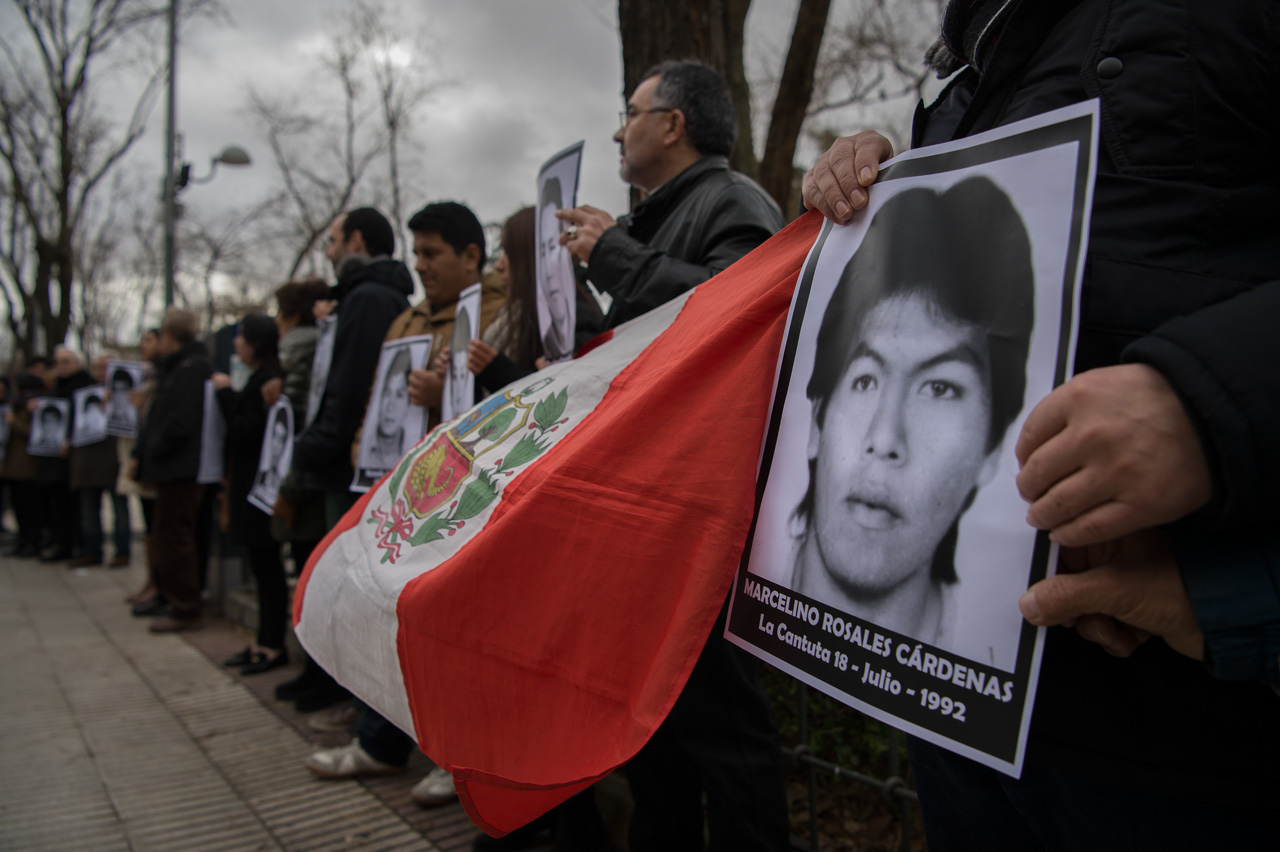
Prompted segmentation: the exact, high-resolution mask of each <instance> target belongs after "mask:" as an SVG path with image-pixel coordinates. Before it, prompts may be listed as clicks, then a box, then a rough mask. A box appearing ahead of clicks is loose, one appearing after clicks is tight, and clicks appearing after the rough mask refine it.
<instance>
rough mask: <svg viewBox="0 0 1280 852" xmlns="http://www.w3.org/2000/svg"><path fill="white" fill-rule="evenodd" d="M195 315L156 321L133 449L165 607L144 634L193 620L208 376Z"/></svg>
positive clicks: (179, 313) (173, 312) (170, 314)
mask: <svg viewBox="0 0 1280 852" xmlns="http://www.w3.org/2000/svg"><path fill="white" fill-rule="evenodd" d="M199 330H200V320H199V317H197V316H196V314H195V312H193V311H189V310H186V309H185V308H170V309H169V310H168V311H166V312H165V315H164V322H163V324H161V326H160V364H159V373H160V377H159V381H158V383H157V385H156V395H155V401H154V403H153V404H152V406H151V417H150V419H149V421H148V422H147V428H146V431H145V432H144V433H143V437H142V439H141V440H142V446H141V449H140V451H139V453H138V456H139V460H140V465H139V471H138V479H139V480H140V481H143V482H154V483H155V484H156V488H157V492H158V494H157V498H156V509H155V529H156V566H155V571H156V586H157V588H158V590H159V592H160V594H162V595H164V598H165V600H167V601H168V602H169V614H168V615H167V616H162V617H160V618H157V619H156V620H155V621H153V622H152V623H151V628H150V629H151V632H152V633H171V632H174V631H177V630H186V629H188V628H190V627H192V626H194V625H196V624H198V623H199V621H200V615H201V600H200V570H199V564H198V561H197V558H196V544H195V542H196V521H197V514H198V512H199V509H200V499H201V497H202V496H203V495H204V488H205V487H204V486H203V485H201V484H200V483H198V482H196V476H197V474H198V472H199V470H200V439H201V432H202V425H203V423H204V384H205V381H207V380H208V379H209V377H210V376H212V375H213V365H212V363H211V362H210V361H209V355H208V352H207V351H206V350H205V347H204V344H203V343H201V342H200V341H199V340H197V339H196V335H197V334H198V333H199Z"/></svg>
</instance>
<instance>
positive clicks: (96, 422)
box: [71, 385, 107, 447]
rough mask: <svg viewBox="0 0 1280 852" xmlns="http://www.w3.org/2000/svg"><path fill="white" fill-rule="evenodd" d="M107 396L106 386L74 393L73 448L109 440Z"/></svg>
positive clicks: (72, 398)
mask: <svg viewBox="0 0 1280 852" xmlns="http://www.w3.org/2000/svg"><path fill="white" fill-rule="evenodd" d="M106 396H107V388H106V386H105V385H90V386H89V387H87V388H79V389H77V390H75V391H72V393H71V401H72V404H73V405H74V406H75V409H74V410H75V416H74V417H72V418H71V446H73V447H87V446H89V445H90V444H97V443H99V442H101V441H105V440H106V439H107V403H106Z"/></svg>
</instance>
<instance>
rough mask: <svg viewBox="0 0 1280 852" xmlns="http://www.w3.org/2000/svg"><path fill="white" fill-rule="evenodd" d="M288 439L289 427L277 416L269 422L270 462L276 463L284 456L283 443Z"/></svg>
mask: <svg viewBox="0 0 1280 852" xmlns="http://www.w3.org/2000/svg"><path fill="white" fill-rule="evenodd" d="M288 439H289V427H288V425H287V424H286V423H285V422H284V421H283V420H281V419H279V418H277V419H276V420H275V421H274V422H273V423H272V424H271V464H272V465H277V464H279V463H280V459H281V458H282V457H283V456H284V444H285V441H287V440H288Z"/></svg>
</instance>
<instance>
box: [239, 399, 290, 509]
mask: <svg viewBox="0 0 1280 852" xmlns="http://www.w3.org/2000/svg"><path fill="white" fill-rule="evenodd" d="M292 464H293V404H292V403H290V402H289V397H287V396H281V397H280V398H279V399H277V400H276V402H275V405H272V406H271V408H270V409H269V410H268V411H267V429H266V431H265V432H263V433H262V450H261V451H260V452H259V454H258V474H257V476H255V477H254V480H253V487H252V488H250V489H249V502H250V503H251V504H253V505H254V506H255V507H256V508H258V509H261V510H262V511H264V512H266V513H267V514H268V515H273V514H275V505H276V497H278V496H279V494H280V483H281V482H282V481H283V480H284V478H285V477H286V476H287V475H288V474H289V467H290V466H291V465H292Z"/></svg>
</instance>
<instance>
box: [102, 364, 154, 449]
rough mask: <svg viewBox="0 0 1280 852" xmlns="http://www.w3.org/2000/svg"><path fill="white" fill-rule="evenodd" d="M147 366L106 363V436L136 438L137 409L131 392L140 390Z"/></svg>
mask: <svg viewBox="0 0 1280 852" xmlns="http://www.w3.org/2000/svg"><path fill="white" fill-rule="evenodd" d="M146 371H147V365H146V364H144V363H142V362H141V361H108V362H107V390H108V391H109V393H108V394H107V434H108V435H116V436H118V437H121V438H136V437H138V409H136V408H134V406H133V392H134V391H136V390H141V389H142V383H143V380H144V379H145V377H146Z"/></svg>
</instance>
